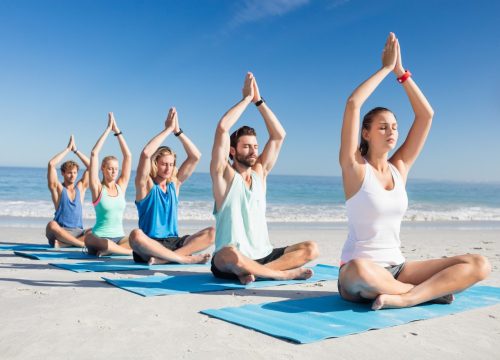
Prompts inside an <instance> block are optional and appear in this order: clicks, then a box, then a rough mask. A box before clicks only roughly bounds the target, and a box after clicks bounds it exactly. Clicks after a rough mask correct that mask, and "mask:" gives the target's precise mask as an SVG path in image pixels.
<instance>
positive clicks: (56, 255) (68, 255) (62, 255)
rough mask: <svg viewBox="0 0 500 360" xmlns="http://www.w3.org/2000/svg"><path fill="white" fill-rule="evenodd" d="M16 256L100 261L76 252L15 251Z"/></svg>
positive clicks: (113, 256) (120, 256)
mask: <svg viewBox="0 0 500 360" xmlns="http://www.w3.org/2000/svg"><path fill="white" fill-rule="evenodd" d="M14 254H16V255H18V256H22V257H26V258H30V259H34V260H57V259H65V260H66V259H99V257H98V256H96V255H89V254H85V253H82V252H81V251H80V252H76V251H65V252H49V251H45V252H40V253H35V252H26V251H14ZM101 257H102V258H119V259H125V258H130V259H131V258H132V255H106V256H101Z"/></svg>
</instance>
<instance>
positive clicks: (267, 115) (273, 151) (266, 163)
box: [252, 78, 286, 177]
mask: <svg viewBox="0 0 500 360" xmlns="http://www.w3.org/2000/svg"><path fill="white" fill-rule="evenodd" d="M253 88H254V97H253V99H252V101H253V102H254V103H257V102H258V101H262V98H261V96H260V91H259V87H258V86H257V80H255V78H254V81H253ZM258 109H259V112H260V114H261V115H262V118H263V119H264V122H265V123H266V127H267V132H268V133H269V139H268V140H267V143H266V145H265V146H264V150H262V153H261V154H260V156H259V161H258V163H260V164H261V165H262V170H263V172H264V174H263V175H264V177H266V176H267V174H269V172H270V171H271V169H272V168H273V166H274V164H275V163H276V160H277V159H278V155H279V152H280V150H281V145H283V141H284V140H285V136H286V132H285V129H284V128H283V126H281V123H280V122H279V120H278V118H277V117H276V115H274V113H273V112H272V111H271V109H270V108H269V106H267V104H266V103H265V102H264V101H262V102H261V103H260V105H259V106H258Z"/></svg>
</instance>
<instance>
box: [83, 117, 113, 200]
mask: <svg viewBox="0 0 500 360" xmlns="http://www.w3.org/2000/svg"><path fill="white" fill-rule="evenodd" d="M113 122H114V119H113V115H112V114H111V113H108V126H106V129H105V130H104V132H103V133H102V135H101V136H100V137H99V139H98V140H97V142H96V144H95V145H94V148H93V149H92V152H91V153H90V171H89V172H90V191H91V193H92V201H93V202H95V201H96V200H97V198H98V197H99V194H100V193H101V190H102V184H101V181H100V180H99V152H100V151H101V149H102V145H103V144H104V142H105V141H106V138H107V137H108V135H109V133H110V131H111V128H112V127H113Z"/></svg>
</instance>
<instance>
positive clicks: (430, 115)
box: [429, 107, 434, 121]
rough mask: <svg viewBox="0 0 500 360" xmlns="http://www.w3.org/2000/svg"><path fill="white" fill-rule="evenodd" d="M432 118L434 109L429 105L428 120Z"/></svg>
mask: <svg viewBox="0 0 500 360" xmlns="http://www.w3.org/2000/svg"><path fill="white" fill-rule="evenodd" d="M433 118H434V109H433V108H431V107H429V121H432V119H433Z"/></svg>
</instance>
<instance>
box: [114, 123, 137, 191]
mask: <svg viewBox="0 0 500 360" xmlns="http://www.w3.org/2000/svg"><path fill="white" fill-rule="evenodd" d="M110 116H111V117H112V118H113V127H112V128H111V130H113V132H114V133H115V137H116V138H117V139H118V143H119V144H120V149H121V151H122V156H123V161H122V171H121V174H120V177H119V178H118V180H117V181H116V182H117V183H118V185H120V187H121V188H122V190H123V192H125V190H127V186H128V182H129V180H130V173H131V171H132V154H131V153H130V150H129V148H128V145H127V142H126V141H125V136H124V135H123V133H122V132H121V131H120V128H119V127H118V125H117V123H116V119H115V116H114V115H113V113H110Z"/></svg>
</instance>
